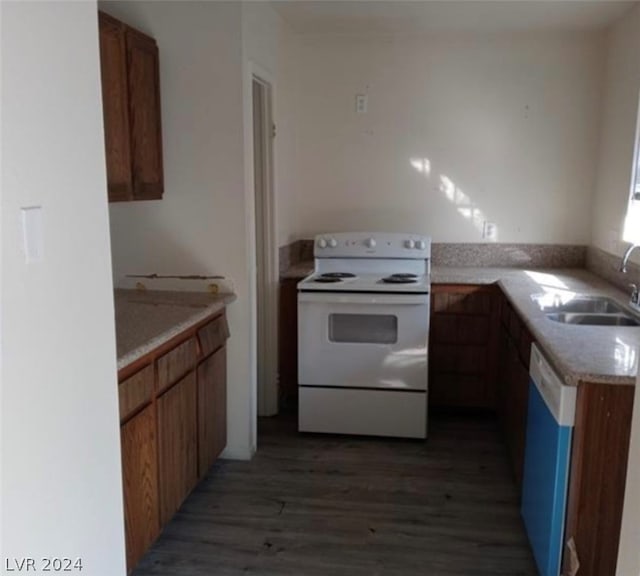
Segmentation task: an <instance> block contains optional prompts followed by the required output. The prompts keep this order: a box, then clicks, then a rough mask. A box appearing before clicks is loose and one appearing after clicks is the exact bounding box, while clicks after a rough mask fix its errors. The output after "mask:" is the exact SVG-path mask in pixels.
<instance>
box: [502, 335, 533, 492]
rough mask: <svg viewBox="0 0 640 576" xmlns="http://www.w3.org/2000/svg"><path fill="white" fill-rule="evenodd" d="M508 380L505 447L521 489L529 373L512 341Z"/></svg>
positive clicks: (509, 346)
mask: <svg viewBox="0 0 640 576" xmlns="http://www.w3.org/2000/svg"><path fill="white" fill-rule="evenodd" d="M507 361H508V363H509V367H508V379H509V381H508V382H507V390H506V407H505V410H506V423H507V430H506V433H507V446H508V448H509V455H510V457H511V466H512V469H513V474H514V476H515V479H516V483H517V485H518V489H520V488H522V475H523V468H524V448H525V437H526V431H527V408H528V406H529V371H528V370H527V368H526V367H525V366H524V364H523V363H522V362H521V360H520V357H519V354H518V349H517V348H516V347H515V345H514V343H513V342H512V341H509V345H508V359H507Z"/></svg>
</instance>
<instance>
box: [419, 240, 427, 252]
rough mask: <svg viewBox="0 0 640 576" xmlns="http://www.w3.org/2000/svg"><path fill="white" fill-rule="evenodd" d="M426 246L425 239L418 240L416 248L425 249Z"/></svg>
mask: <svg viewBox="0 0 640 576" xmlns="http://www.w3.org/2000/svg"><path fill="white" fill-rule="evenodd" d="M426 247H427V245H426V244H425V241H424V240H418V241H417V242H416V248H417V249H418V250H424V249H425V248H426Z"/></svg>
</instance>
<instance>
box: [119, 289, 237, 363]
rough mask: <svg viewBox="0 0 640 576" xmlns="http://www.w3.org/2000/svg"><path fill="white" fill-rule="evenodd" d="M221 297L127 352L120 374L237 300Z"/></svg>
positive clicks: (120, 360) (123, 357) (121, 361)
mask: <svg viewBox="0 0 640 576" xmlns="http://www.w3.org/2000/svg"><path fill="white" fill-rule="evenodd" d="M220 297H221V299H220V300H218V301H216V302H212V303H211V304H209V305H208V306H207V307H205V308H202V310H199V311H198V312H196V313H194V314H193V315H192V316H190V317H189V318H188V319H187V320H185V321H184V322H180V323H178V324H175V325H174V326H172V327H171V328H170V329H169V330H166V331H165V332H162V333H161V334H159V335H158V336H155V337H154V338H152V339H151V340H149V341H147V342H145V343H144V344H142V345H140V346H138V347H137V348H134V349H133V350H131V351H130V352H127V353H126V354H124V355H123V356H121V357H120V358H118V362H117V367H118V372H120V371H121V370H123V369H124V368H127V367H128V366H130V365H131V364H133V363H134V362H136V361H137V360H139V359H140V358H142V357H143V356H145V355H146V354H148V353H149V352H151V351H152V350H155V349H156V348H159V347H160V346H162V345H163V344H165V343H166V342H168V341H169V340H171V339H172V338H174V337H175V336H178V335H179V334H180V333H182V332H185V331H186V330H188V329H189V328H192V327H193V326H195V325H196V324H198V323H199V322H202V321H203V320H205V319H206V318H208V317H209V316H213V315H214V314H216V313H218V312H220V310H223V309H224V308H226V307H227V306H228V305H229V304H231V303H232V302H234V301H235V300H237V296H236V295H235V294H220Z"/></svg>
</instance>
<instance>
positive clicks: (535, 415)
mask: <svg viewBox="0 0 640 576" xmlns="http://www.w3.org/2000/svg"><path fill="white" fill-rule="evenodd" d="M529 373H530V377H531V378H530V383H529V408H528V411H527V436H526V444H525V455H524V479H523V483H522V517H523V518H524V523H525V527H526V530H527V535H528V537H529V543H530V544H531V549H532V550H533V555H534V557H535V560H536V564H537V566H538V572H539V573H540V576H558V575H559V574H560V562H561V557H562V539H563V535H564V518H565V510H566V506H567V485H568V479H569V460H570V456H571V435H572V431H573V422H574V418H575V404H576V389H575V388H574V387H571V386H565V385H563V384H562V381H561V380H560V378H559V377H558V376H557V375H556V374H555V373H554V372H553V370H552V369H551V366H550V365H549V364H548V362H547V361H546V360H545V359H544V357H543V356H542V354H541V353H540V351H539V350H538V348H537V347H536V345H535V344H534V345H533V346H532V348H531V363H530V369H529Z"/></svg>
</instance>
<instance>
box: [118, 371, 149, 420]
mask: <svg viewBox="0 0 640 576" xmlns="http://www.w3.org/2000/svg"><path fill="white" fill-rule="evenodd" d="M152 392H153V365H152V364H149V365H148V366H145V367H144V368H143V369H142V370H140V372H136V373H135V374H134V375H133V376H131V377H129V378H127V379H126V380H123V381H122V382H120V385H119V386H118V400H119V403H120V420H124V419H125V418H127V416H129V414H131V413H132V412H134V411H135V410H137V409H138V408H139V407H140V406H142V405H143V404H145V403H147V402H149V401H150V400H151V394H152Z"/></svg>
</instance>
